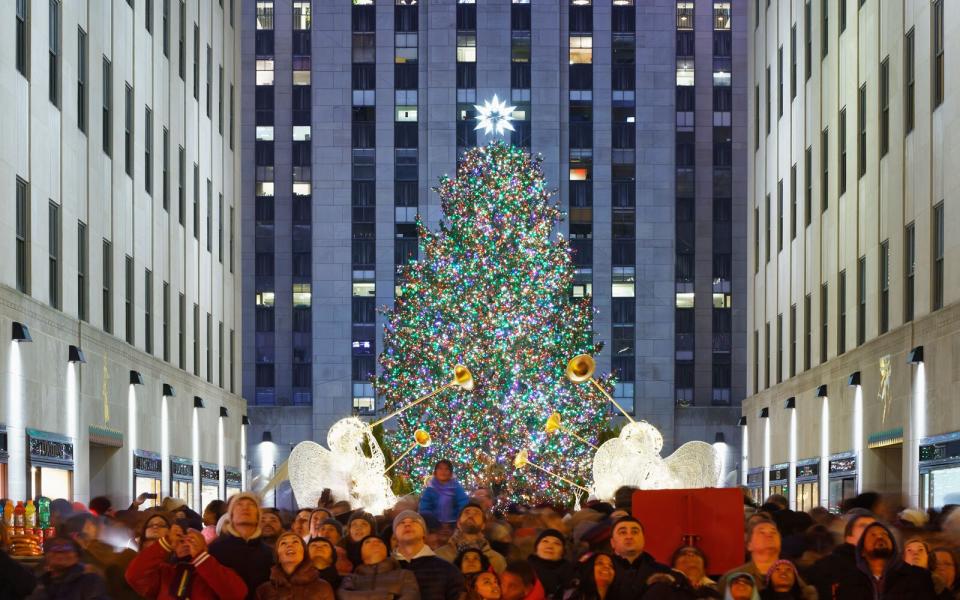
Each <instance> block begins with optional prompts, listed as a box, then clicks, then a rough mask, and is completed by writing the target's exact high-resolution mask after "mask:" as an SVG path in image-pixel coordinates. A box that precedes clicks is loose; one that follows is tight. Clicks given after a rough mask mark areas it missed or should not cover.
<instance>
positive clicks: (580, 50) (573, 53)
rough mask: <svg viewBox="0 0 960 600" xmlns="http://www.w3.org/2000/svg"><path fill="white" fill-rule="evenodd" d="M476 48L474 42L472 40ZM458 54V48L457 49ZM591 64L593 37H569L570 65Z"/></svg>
mask: <svg viewBox="0 0 960 600" xmlns="http://www.w3.org/2000/svg"><path fill="white" fill-rule="evenodd" d="M474 46H476V40H474ZM458 53H459V48H458ZM592 63H593V36H591V35H572V36H570V64H571V65H589V64H592Z"/></svg>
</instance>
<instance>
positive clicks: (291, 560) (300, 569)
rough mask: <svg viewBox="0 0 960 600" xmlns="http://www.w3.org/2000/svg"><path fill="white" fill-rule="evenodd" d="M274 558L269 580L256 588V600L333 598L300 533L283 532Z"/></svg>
mask: <svg viewBox="0 0 960 600" xmlns="http://www.w3.org/2000/svg"><path fill="white" fill-rule="evenodd" d="M274 559H275V561H276V564H275V565H274V566H273V567H272V568H271V569H270V580H269V581H266V582H264V583H262V584H260V587H258V588H257V600H333V588H331V587H330V584H329V583H327V582H326V581H324V580H322V579H320V576H319V574H318V573H317V570H316V569H314V568H313V564H312V563H311V562H310V558H309V557H308V556H307V546H306V544H304V543H303V540H302V539H301V538H300V536H298V535H297V534H295V533H293V532H291V531H288V532H285V533H282V534H280V536H279V537H278V538H277V544H276V548H275V551H274Z"/></svg>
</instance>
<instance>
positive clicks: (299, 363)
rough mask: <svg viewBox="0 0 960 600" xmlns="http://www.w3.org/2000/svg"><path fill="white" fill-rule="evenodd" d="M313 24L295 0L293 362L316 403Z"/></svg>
mask: <svg viewBox="0 0 960 600" xmlns="http://www.w3.org/2000/svg"><path fill="white" fill-rule="evenodd" d="M311 25H312V5H311V3H310V1H309V0H299V1H296V2H294V3H293V93H294V105H295V106H294V122H293V146H292V151H293V160H292V162H293V201H292V202H293V219H292V226H293V232H292V248H291V254H292V258H293V336H292V337H293V364H292V375H291V379H292V381H291V387H292V391H291V396H292V398H293V403H294V404H304V405H310V404H312V403H313V343H312V338H311V331H312V321H313V316H312V310H313V294H312V289H311V285H312V283H311V282H312V281H313V278H312V272H313V269H312V265H313V254H312V251H311V247H312V245H313V232H312V230H313V224H312V223H313V221H312V210H311V206H312V204H313V187H312V186H313V174H312V164H313V161H312V153H311V148H312V147H311V143H312V142H311V140H312V137H313V136H312V135H311V129H310V128H311V125H310V123H311V113H312V109H311V102H310V96H311V70H312V60H311V59H312V56H311V53H310V49H311V43H310V38H311Z"/></svg>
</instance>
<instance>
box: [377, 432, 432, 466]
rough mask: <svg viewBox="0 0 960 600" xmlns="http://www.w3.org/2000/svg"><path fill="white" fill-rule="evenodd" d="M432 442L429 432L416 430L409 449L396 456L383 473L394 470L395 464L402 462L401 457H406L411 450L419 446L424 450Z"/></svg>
mask: <svg viewBox="0 0 960 600" xmlns="http://www.w3.org/2000/svg"><path fill="white" fill-rule="evenodd" d="M432 441H433V440H431V438H430V432H429V431H427V430H426V429H418V430H416V431H415V432H413V443H412V444H410V447H409V448H407V449H406V450H404V451H403V454H401V455H400V456H398V457H397V459H396V460H394V461H393V462H392V463H390V466H389V467H387V468H386V469H384V470H383V472H384V473H386V472H387V471H389V470H390V469H392V468H394V467H395V466H397V463H399V462H400V461H401V460H403V457H404V456H406V455H408V454H410V453H411V452H413V450H414V449H415V448H416V447H417V446H420V447H421V448H426V447H427V446H429V445H430V443H431V442H432Z"/></svg>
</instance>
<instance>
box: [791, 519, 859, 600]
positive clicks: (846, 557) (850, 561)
mask: <svg viewBox="0 0 960 600" xmlns="http://www.w3.org/2000/svg"><path fill="white" fill-rule="evenodd" d="M845 516H846V524H845V525H844V528H843V543H842V544H840V545H839V546H837V547H836V548H834V549H833V551H832V552H830V553H829V554H827V555H826V556H824V557H823V558H821V559H820V560H818V561H816V562H815V563H813V565H812V566H811V567H810V568H809V569H807V570H806V571H805V572H803V578H804V579H805V580H806V581H807V582H808V583H810V585H812V586H814V587H815V588H816V589H817V597H818V598H819V599H820V600H831V598H832V597H833V592H832V590H833V588H834V586H836V585H838V584H840V583H841V582H842V581H844V580H846V579H848V578H850V577H851V576H853V577H855V576H856V575H857V542H859V541H860V536H862V535H863V530H864V529H866V528H867V526H868V525H870V524H871V523H873V522H875V521H876V520H877V518H876V517H875V516H874V514H873V513H872V512H870V511H868V510H867V509H865V508H855V509H852V510H850V511H849V512H848V513H847V514H846V515H845Z"/></svg>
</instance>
